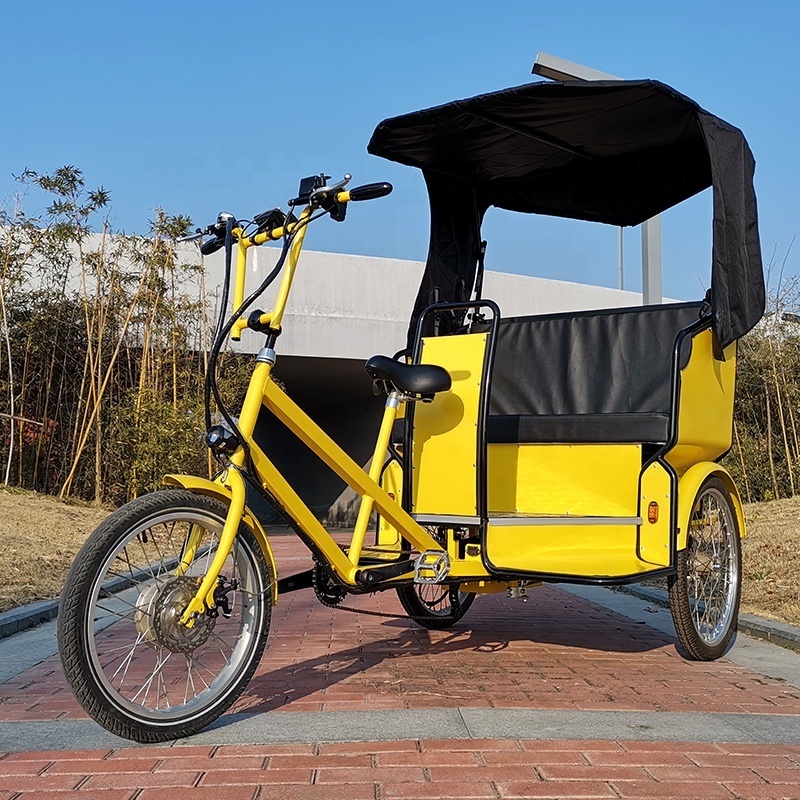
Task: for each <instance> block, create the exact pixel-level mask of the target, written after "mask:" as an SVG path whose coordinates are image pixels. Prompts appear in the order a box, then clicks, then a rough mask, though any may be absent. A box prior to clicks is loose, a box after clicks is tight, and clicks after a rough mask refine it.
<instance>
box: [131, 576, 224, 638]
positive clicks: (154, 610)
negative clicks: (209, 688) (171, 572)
mask: <svg viewBox="0 0 800 800" xmlns="http://www.w3.org/2000/svg"><path fill="white" fill-rule="evenodd" d="M196 592H197V582H196V580H195V579H194V578H189V577H186V576H180V577H177V578H172V579H171V580H169V581H167V582H166V583H164V584H161V585H160V586H148V587H147V588H146V589H145V590H144V591H143V592H142V593H141V594H140V595H139V600H138V602H137V603H136V613H135V615H134V620H135V622H136V628H137V629H138V631H139V635H140V636H141V637H142V640H143V641H144V642H145V643H146V644H148V645H150V646H151V647H154V648H160V647H164V648H166V649H167V650H169V651H170V652H172V653H191V652H192V651H193V650H196V649H197V648H198V647H200V646H201V645H203V644H205V643H206V641H208V638H209V636H211V632H212V631H213V630H214V625H215V624H216V619H215V618H214V617H211V616H209V615H208V614H205V615H203V616H200V617H198V618H197V619H196V620H195V622H194V625H193V626H192V627H191V628H187V627H186V626H185V625H182V624H181V617H182V616H183V612H184V611H185V610H186V608H187V606H188V605H189V603H190V602H191V601H192V599H193V598H194V596H195V594H196Z"/></svg>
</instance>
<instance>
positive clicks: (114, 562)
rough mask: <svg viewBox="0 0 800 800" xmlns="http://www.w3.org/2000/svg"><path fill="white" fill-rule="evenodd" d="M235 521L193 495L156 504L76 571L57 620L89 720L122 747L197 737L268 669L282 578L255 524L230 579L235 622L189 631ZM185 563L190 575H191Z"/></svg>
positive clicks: (117, 528)
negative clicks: (187, 616)
mask: <svg viewBox="0 0 800 800" xmlns="http://www.w3.org/2000/svg"><path fill="white" fill-rule="evenodd" d="M226 513H227V508H226V506H225V505H223V504H222V503H221V502H219V501H218V500H215V499H213V498H211V497H206V496H203V495H196V494H192V493H191V492H188V491H185V490H167V491H161V492H155V493H153V494H150V495H145V496H143V497H140V498H139V499H137V500H134V501H133V502H131V503H128V504H127V505H125V506H123V507H122V508H120V509H118V510H117V511H115V512H114V513H113V514H111V516H110V517H108V519H106V520H105V522H103V523H102V524H101V525H100V526H99V527H98V528H97V530H96V531H95V532H94V533H93V534H92V535H91V536H90V537H89V539H88V540H87V541H86V543H85V544H84V546H83V548H82V549H81V551H80V553H79V554H78V556H77V558H76V559H75V562H74V563H73V565H72V568H71V569H70V571H69V574H68V576H67V580H66V583H65V585H64V590H63V592H62V595H61V605H60V609H59V615H58V648H59V654H60V656H61V663H62V665H63V667H64V673H65V675H66V677H67V680H68V682H69V684H70V686H71V687H72V691H73V692H74V694H75V697H76V698H77V699H78V701H79V702H80V704H81V705H82V706H83V708H84V709H85V710H86V712H87V713H88V714H89V716H91V717H92V718H93V719H94V720H95V721H96V722H98V723H99V724H100V725H102V726H103V727H104V728H106V729H107V730H109V731H111V732H112V733H114V734H116V735H117V736H122V737H125V738H126V739H133V740H134V741H137V742H163V741H167V740H170V739H176V738H179V737H183V736H189V735H191V734H193V733H197V732H198V731H199V730H201V729H202V728H204V727H206V726H207V725H209V724H210V723H211V722H213V721H214V720H215V719H216V718H217V717H219V716H220V714H222V713H223V712H224V711H225V710H226V709H228V708H229V707H230V706H231V705H232V704H233V702H234V701H235V700H236V698H237V697H238V696H239V695H240V694H241V692H242V691H243V690H244V688H245V687H246V686H247V684H248V682H249V681H250V679H251V677H252V675H253V672H254V671H255V669H256V667H257V666H258V662H259V660H260V659H261V655H262V653H263V652H264V646H265V645H266V642H267V634H268V632H269V622H270V612H271V605H272V590H271V586H272V582H273V579H274V578H273V575H272V570H271V568H270V566H269V564H268V562H267V560H266V558H265V557H264V553H263V552H262V550H261V547H260V546H259V544H258V542H257V541H256V538H255V536H254V535H253V534H252V532H251V531H250V530H249V528H247V527H246V526H245V525H244V524H242V525H241V526H240V528H239V532H238V534H237V537H236V541H235V542H234V546H233V548H232V550H231V554H230V555H229V556H228V560H227V561H226V563H225V565H224V566H223V569H222V571H221V573H220V576H221V577H222V576H224V577H225V579H226V580H227V583H226V584H225V586H224V587H223V588H224V589H225V591H226V597H227V600H228V604H229V611H230V614H229V615H225V614H219V615H218V616H216V617H212V616H209V615H204V616H202V617H199V618H198V620H197V621H196V623H195V626H194V627H193V628H191V629H189V628H186V627H185V626H183V625H180V623H179V620H180V616H181V614H182V613H183V610H184V609H185V608H186V605H187V604H188V602H189V600H190V599H191V597H193V596H194V592H195V591H196V587H197V585H198V583H199V580H200V578H201V577H202V575H203V574H204V573H205V572H206V570H207V568H208V564H209V563H210V561H211V559H212V558H213V554H214V552H215V550H216V545H217V543H218V541H219V535H220V533H221V531H222V527H223V525H224V522H225V516H226ZM190 542H193V543H194V545H195V546H194V548H193V552H192V553H191V554H189V553H188V552H187V547H188V543H190ZM182 560H183V561H185V563H186V564H187V565H188V566H187V567H186V568H185V569H183V570H180V569H178V568H177V567H178V564H179V563H181V561H182ZM220 608H221V605H220V603H218V604H217V609H218V610H219V609H220Z"/></svg>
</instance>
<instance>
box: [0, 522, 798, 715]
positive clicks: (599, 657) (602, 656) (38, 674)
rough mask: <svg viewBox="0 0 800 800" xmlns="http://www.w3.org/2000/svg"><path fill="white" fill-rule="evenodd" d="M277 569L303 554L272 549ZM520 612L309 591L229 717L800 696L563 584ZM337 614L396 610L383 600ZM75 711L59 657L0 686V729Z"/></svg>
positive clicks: (283, 614) (277, 618)
mask: <svg viewBox="0 0 800 800" xmlns="http://www.w3.org/2000/svg"><path fill="white" fill-rule="evenodd" d="M274 543H275V550H276V559H277V561H278V565H279V567H280V568H281V573H282V574H284V575H285V574H291V573H292V572H294V571H297V570H299V569H302V568H303V567H304V566H305V564H306V563H307V556H306V554H305V550H304V548H303V547H302V545H301V544H299V542H298V541H297V539H295V537H293V536H280V537H276V538H275V540H274ZM530 595H531V596H530V600H529V602H527V603H522V602H521V601H519V600H509V599H507V598H506V597H505V596H497V595H494V596H485V597H479V598H478V599H477V600H476V602H475V604H474V605H473V607H472V609H471V610H470V611H469V613H468V614H467V616H466V617H465V618H464V620H463V621H462V622H461V623H459V624H458V625H457V626H456V627H455V628H452V629H450V630H449V631H429V630H426V629H423V628H420V627H418V626H417V625H415V624H414V623H413V622H411V621H410V620H408V619H406V618H402V617H399V618H388V619H387V618H383V617H374V616H364V615H360V614H352V613H348V612H345V611H342V610H334V609H330V608H326V607H324V606H321V605H320V604H319V603H318V602H316V600H315V599H314V596H313V593H312V592H311V590H304V591H300V592H295V593H292V594H288V595H286V596H284V597H282V598H281V600H280V602H279V603H278V605H277V606H276V608H275V610H274V613H273V619H272V628H271V633H270V643H269V646H268V649H267V651H266V653H265V655H264V658H263V660H262V663H261V665H260V667H259V669H258V671H257V673H256V675H255V677H254V679H253V681H252V682H251V684H250V686H249V687H248V688H247V690H246V691H245V693H244V694H243V696H242V697H241V698H240V700H239V701H238V702H237V704H236V706H235V707H234V709H233V710H234V711H249V712H267V711H283V710H286V711H318V710H331V711H336V710H358V709H364V708H369V709H382V708H387V709H401V708H433V707H440V708H441V707H447V708H453V707H458V706H460V707H470V708H481V707H496V708H514V707H519V708H540V709H601V710H631V711H707V712H715V711H726V712H739V713H748V712H751V713H771V714H798V713H800V690H797V689H795V688H794V687H792V686H788V685H787V684H785V683H783V682H781V681H779V680H775V679H771V678H767V677H765V676H763V675H760V674H758V673H756V672H754V671H752V670H750V669H747V668H745V667H742V666H739V665H737V664H734V663H733V662H730V661H726V660H720V661H716V662H711V663H700V662H692V661H687V660H685V659H684V658H683V657H682V656H681V655H680V653H679V652H678V650H677V649H676V644H675V641H674V640H673V639H671V638H670V637H668V636H667V635H665V634H663V633H660V632H659V631H657V630H654V629H652V628H648V627H647V626H645V625H641V624H637V623H636V622H634V621H632V620H630V619H629V618H626V617H622V616H620V615H618V614H615V613H614V612H612V611H609V610H608V609H605V608H602V607H600V606H597V605H595V604H593V603H589V602H587V601H585V600H582V599H580V598H577V597H575V596H574V595H571V594H569V593H568V592H565V591H563V590H561V589H558V588H555V587H551V586H543V587H540V588H536V589H533V590H531V592H530ZM346 604H347V605H354V606H358V607H360V608H365V609H372V610H380V611H384V612H388V613H398V614H400V613H402V612H401V609H400V606H399V603H398V601H397V599H396V596H395V594H394V593H393V592H386V593H381V594H377V595H372V596H368V597H358V598H354V599H350V598H348V599H347V601H346ZM84 716H85V715H84V713H83V711H82V710H81V709H80V708H79V707H78V705H77V704H76V703H75V701H74V700H73V698H72V695H71V694H70V692H69V689H68V688H67V686H66V683H65V681H64V677H63V675H62V673H61V668H60V665H59V663H58V659H57V658H56V657H54V658H50V659H48V660H47V661H44V662H42V663H41V664H39V665H38V666H36V667H34V668H33V669H30V670H28V671H27V672H24V673H22V674H21V675H19V676H17V677H16V678H14V679H12V680H10V681H7V682H6V683H4V684H2V685H0V721H13V720H56V719H76V718H83V717H84Z"/></svg>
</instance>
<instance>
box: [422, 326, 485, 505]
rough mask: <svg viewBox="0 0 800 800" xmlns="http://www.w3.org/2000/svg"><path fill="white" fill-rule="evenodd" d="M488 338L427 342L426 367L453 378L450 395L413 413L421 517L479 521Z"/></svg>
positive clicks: (476, 336) (482, 335) (475, 335)
mask: <svg viewBox="0 0 800 800" xmlns="http://www.w3.org/2000/svg"><path fill="white" fill-rule="evenodd" d="M487 338H488V337H487V335H486V334H485V333H471V334H465V335H464V336H434V337H430V338H426V339H423V340H422V354H421V358H420V361H421V363H423V364H438V365H439V366H441V367H444V368H445V369H446V370H447V371H448V372H449V373H450V377H451V378H452V381H453V385H452V387H451V389H450V391H448V392H440V393H439V394H437V395H436V397H435V399H434V400H433V402H432V403H421V402H418V403H417V404H416V408H415V409H414V458H413V462H414V477H413V487H414V497H413V502H412V511H413V512H415V513H417V514H443V515H457V516H464V517H474V516H475V515H476V514H477V513H478V512H477V488H476V480H477V478H476V466H475V465H476V463H477V459H476V456H477V431H478V429H477V422H478V404H479V401H480V391H481V377H482V371H483V360H484V355H485V351H486V341H487Z"/></svg>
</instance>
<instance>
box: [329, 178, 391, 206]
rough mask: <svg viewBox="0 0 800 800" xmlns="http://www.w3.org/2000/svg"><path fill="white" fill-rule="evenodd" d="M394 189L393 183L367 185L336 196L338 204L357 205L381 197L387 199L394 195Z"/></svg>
mask: <svg viewBox="0 0 800 800" xmlns="http://www.w3.org/2000/svg"><path fill="white" fill-rule="evenodd" d="M393 188H394V187H393V186H392V184H391V183H386V182H383V183H366V184H364V185H363V186H356V187H355V188H354V189H350V190H349V191H346V192H339V194H337V195H336V202H337V203H349V202H353V203H357V202H360V201H361V200H377V199H378V198H379V197H386V195H387V194H391V193H392V189H393Z"/></svg>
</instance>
